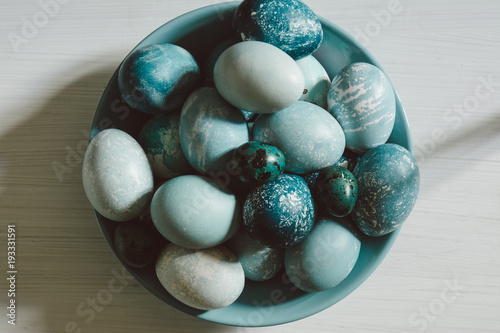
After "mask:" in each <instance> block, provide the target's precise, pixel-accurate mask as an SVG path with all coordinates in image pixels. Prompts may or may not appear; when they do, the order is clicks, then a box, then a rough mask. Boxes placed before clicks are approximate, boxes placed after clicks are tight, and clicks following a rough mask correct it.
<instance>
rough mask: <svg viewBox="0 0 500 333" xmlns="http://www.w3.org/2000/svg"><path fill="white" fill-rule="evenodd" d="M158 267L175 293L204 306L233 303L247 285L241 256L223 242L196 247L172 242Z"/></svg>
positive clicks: (190, 303)
mask: <svg viewBox="0 0 500 333" xmlns="http://www.w3.org/2000/svg"><path fill="white" fill-rule="evenodd" d="M155 271H156V276H157V277H158V280H159V281H160V283H161V284H162V286H163V287H164V288H165V289H166V290H167V291H168V292H169V293H170V294H171V295H172V296H173V297H175V298H176V299H177V300H179V301H180V302H182V303H184V304H186V305H188V306H190V307H193V308H195V309H200V310H215V309H219V308H223V307H225V306H228V305H230V304H232V303H233V302H234V301H235V300H236V299H237V298H238V297H239V296H240V294H241V293H242V291H243V288H244V286H245V274H244V272H243V268H242V267H241V264H240V262H239V261H238V258H237V257H236V255H235V254H234V253H232V252H231V251H230V250H229V249H228V248H227V247H225V246H223V245H219V246H216V247H212V248H209V249H203V250H192V249H186V248H183V247H181V246H178V245H175V244H169V245H167V246H166V247H165V248H164V249H163V250H162V251H161V252H160V255H159V256H158V259H157V261H156V267H155Z"/></svg>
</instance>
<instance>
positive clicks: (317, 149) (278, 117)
mask: <svg viewBox="0 0 500 333" xmlns="http://www.w3.org/2000/svg"><path fill="white" fill-rule="evenodd" d="M253 137H254V139H255V140H257V141H261V142H264V143H267V144H270V145H273V146H276V147H278V148H279V149H281V151H282V152H283V153H284V154H285V158H286V168H285V170H286V172H290V173H298V174H306V173H310V172H315V171H318V170H320V169H322V168H325V167H327V166H330V165H333V164H335V163H336V162H337V161H338V160H339V158H340V157H341V156H342V153H343V152H344V148H345V137H344V132H343V131H342V128H341V127H340V125H339V123H338V122H337V120H335V118H334V117H333V116H332V115H331V114H330V113H329V112H328V111H326V110H324V109H322V108H321V107H319V106H317V105H314V104H312V103H308V102H304V101H298V102H295V103H294V104H293V105H292V106H290V107H288V108H286V109H284V110H282V111H280V112H277V113H274V114H262V115H259V117H258V118H257V119H256V120H255V123H254V126H253Z"/></svg>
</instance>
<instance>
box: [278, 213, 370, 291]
mask: <svg viewBox="0 0 500 333" xmlns="http://www.w3.org/2000/svg"><path fill="white" fill-rule="evenodd" d="M360 250H361V241H360V239H359V238H358V237H356V235H355V234H353V233H352V232H351V231H350V228H349V227H347V226H346V225H345V224H344V223H339V222H337V221H336V220H334V219H332V218H331V217H323V218H321V219H319V220H318V221H317V222H316V224H315V225H314V227H313V229H312V230H311V232H310V234H309V235H308V236H307V238H306V239H305V240H304V241H303V242H301V243H299V244H297V245H294V246H291V247H289V248H287V249H286V252H285V270H286V273H287V275H288V277H289V279H290V281H292V283H293V284H294V285H295V286H296V287H297V288H299V289H301V290H304V291H307V292H317V291H323V290H326V289H330V288H333V287H335V286H336V285H338V284H339V283H341V282H342V281H343V280H344V279H345V278H346V277H347V276H348V275H349V273H350V272H351V271H352V269H353V268H354V265H355V264H356V262H357V260H358V257H359V253H360Z"/></svg>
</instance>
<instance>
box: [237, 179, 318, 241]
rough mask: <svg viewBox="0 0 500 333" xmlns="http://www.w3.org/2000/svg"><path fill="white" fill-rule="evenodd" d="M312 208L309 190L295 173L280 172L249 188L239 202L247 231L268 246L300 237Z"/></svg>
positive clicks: (311, 219) (311, 216)
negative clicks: (269, 180) (241, 203)
mask: <svg viewBox="0 0 500 333" xmlns="http://www.w3.org/2000/svg"><path fill="white" fill-rule="evenodd" d="M314 217H315V211H314V204H313V200H312V196H311V191H310V190H309V187H308V186H307V184H306V182H305V180H304V179H303V178H302V177H300V176H297V175H290V174H283V175H281V176H279V177H278V178H276V179H275V180H274V181H272V182H270V183H267V184H263V185H260V186H258V187H256V188H255V189H253V190H252V191H251V192H250V193H249V194H248V196H247V197H246V199H245V202H244V204H243V222H244V225H245V228H246V230H247V231H248V232H249V234H250V235H251V236H252V237H254V238H255V239H257V240H258V241H259V242H261V243H262V244H264V245H266V246H269V247H287V246H290V245H293V244H296V243H298V242H300V241H301V240H303V239H304V238H305V237H306V236H307V234H308V233H309V231H310V230H311V228H312V225H313V223H314Z"/></svg>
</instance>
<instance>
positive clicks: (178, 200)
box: [151, 175, 241, 249]
mask: <svg viewBox="0 0 500 333" xmlns="http://www.w3.org/2000/svg"><path fill="white" fill-rule="evenodd" d="M240 214H241V211H240V208H239V205H238V203H237V201H236V197H235V196H234V195H233V194H231V193H228V192H226V191H224V190H223V189H222V188H220V187H219V186H218V185H217V184H216V183H215V181H214V180H213V179H211V178H208V177H203V176H199V175H183V176H179V177H176V178H173V179H170V180H168V181H166V182H165V183H163V184H162V185H161V186H160V187H159V188H158V190H156V192H155V194H154V196H153V199H152V201H151V218H152V220H153V223H154V225H155V227H156V228H157V229H158V231H159V232H160V233H161V234H162V235H163V236H164V237H165V238H166V239H168V240H169V241H171V242H172V243H175V244H177V245H180V246H183V247H187V248H192V249H202V248H208V247H212V246H216V245H219V244H221V243H223V242H225V241H226V240H228V239H229V238H230V237H232V236H233V235H234V234H235V233H236V231H237V230H238V228H239V226H240Z"/></svg>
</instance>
